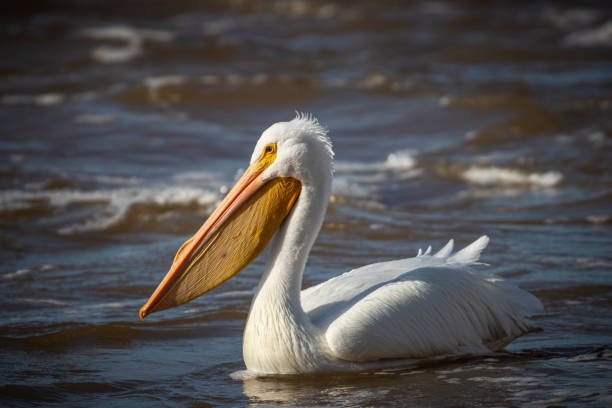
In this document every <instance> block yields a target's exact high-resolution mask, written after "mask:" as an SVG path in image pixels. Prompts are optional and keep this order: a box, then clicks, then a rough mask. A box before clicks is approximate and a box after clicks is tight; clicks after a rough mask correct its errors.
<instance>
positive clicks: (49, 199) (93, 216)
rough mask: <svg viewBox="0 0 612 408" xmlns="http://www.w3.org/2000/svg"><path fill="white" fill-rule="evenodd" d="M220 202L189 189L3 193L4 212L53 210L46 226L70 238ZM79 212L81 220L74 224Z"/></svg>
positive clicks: (0, 201)
mask: <svg viewBox="0 0 612 408" xmlns="http://www.w3.org/2000/svg"><path fill="white" fill-rule="evenodd" d="M219 199H220V194H219V192H217V191H214V190H206V189H201V188H196V187H188V186H176V187H175V186H164V185H162V186H149V187H130V188H125V187H124V188H118V189H111V190H95V191H83V190H65V189H63V190H42V191H21V190H9V191H2V192H0V212H12V211H27V210H33V211H39V210H41V209H45V208H50V209H51V210H52V212H53V215H52V216H51V218H50V219H47V220H45V222H51V223H53V222H54V221H55V223H59V224H64V225H61V226H60V227H58V229H57V232H58V233H59V234H63V235H70V234H76V233H81V232H91V231H105V230H110V229H112V228H116V227H120V226H121V225H122V223H124V222H128V220H129V219H130V217H131V216H135V217H140V218H141V219H143V220H144V221H145V222H147V221H149V222H152V221H157V222H159V221H163V219H164V217H165V216H167V213H168V212H172V211H174V210H176V209H180V208H185V207H194V206H195V207H199V208H206V209H208V208H210V207H211V206H212V205H214V204H215V203H216V202H217V201H218V200H219ZM75 208H78V211H77V217H79V218H80V219H78V220H74V214H73V213H74V212H75V211H74V210H75ZM83 214H85V215H84V216H83ZM152 218H157V220H152ZM66 223H68V225H65V224H66Z"/></svg>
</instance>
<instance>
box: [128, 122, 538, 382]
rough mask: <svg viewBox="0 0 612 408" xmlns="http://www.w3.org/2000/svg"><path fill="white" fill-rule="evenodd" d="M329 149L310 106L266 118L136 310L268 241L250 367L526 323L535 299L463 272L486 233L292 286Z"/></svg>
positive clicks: (410, 347) (296, 369)
mask: <svg viewBox="0 0 612 408" xmlns="http://www.w3.org/2000/svg"><path fill="white" fill-rule="evenodd" d="M332 159H333V152H332V149H331V143H330V141H329V139H328V138H327V136H326V131H325V130H324V129H323V128H322V127H321V126H319V124H318V122H317V121H316V119H313V118H312V117H310V116H304V115H298V116H297V117H296V118H295V119H294V120H292V121H290V122H281V123H277V124H275V125H272V126H271V127H270V128H268V129H267V130H266V131H265V132H264V133H263V134H262V136H261V138H260V139H259V141H258V143H257V145H256V147H255V151H254V153H253V157H252V159H251V166H250V167H249V169H247V171H246V172H245V175H244V176H243V177H242V178H241V180H240V181H239V182H238V183H237V185H236V186H235V187H234V188H233V189H232V191H230V193H228V196H227V197H226V198H225V200H224V201H223V203H222V204H221V205H220V206H219V208H218V209H217V210H216V211H215V212H214V213H213V215H211V217H210V218H209V219H208V220H207V222H206V223H205V224H204V225H203V227H202V228H201V229H200V231H198V233H197V234H196V235H194V237H193V238H192V239H190V240H189V241H187V242H186V243H185V244H184V245H183V247H181V249H180V250H179V252H178V253H177V256H176V258H175V261H174V263H173V265H172V268H171V270H170V272H169V273H168V275H167V276H166V278H165V279H164V280H163V281H162V283H161V284H160V285H159V287H158V289H157V290H156V291H155V293H154V294H153V295H152V296H151V299H150V300H149V301H148V302H147V304H146V305H145V306H143V308H142V309H141V312H140V313H141V317H142V318H144V316H146V315H147V314H149V313H151V312H154V311H158V310H163V309H165V308H169V307H173V306H176V305H178V304H181V303H185V302H187V301H189V300H191V299H193V298H195V297H197V296H199V295H201V294H202V293H204V292H206V291H209V290H211V289H213V288H214V287H216V286H218V285H219V284H221V283H223V282H224V281H225V280H227V279H229V278H231V277H232V276H234V275H235V274H236V273H238V272H239V271H240V270H241V269H243V268H244V266H246V264H248V263H249V262H251V261H252V259H254V258H255V257H256V256H257V255H258V254H259V253H260V252H261V250H263V247H265V246H266V244H268V242H269V251H268V254H267V260H266V264H265V269H264V271H263V275H262V278H261V281H260V283H259V286H258V288H257V291H256V294H255V297H254V299H253V302H252V305H251V309H250V312H249V317H248V320H247V324H246V328H245V333H244V343H243V354H244V361H245V363H246V366H247V369H248V370H250V371H253V372H256V373H274V374H287V373H305V372H321V371H334V370H346V369H351V368H357V367H361V366H363V364H367V363H369V362H373V361H378V360H381V359H394V358H395V359H400V358H422V357H428V356H434V355H441V354H449V353H458V352H464V351H471V352H473V351H484V350H487V349H490V350H498V349H501V348H503V347H504V346H505V345H506V344H508V343H509V342H510V341H512V340H513V339H515V338H516V337H518V336H520V335H522V334H524V333H526V332H527V331H528V330H529V328H530V326H529V322H528V321H527V320H526V319H525V317H524V316H526V315H530V314H534V313H537V312H539V311H540V310H541V309H542V305H541V303H540V302H539V301H538V300H537V299H536V298H535V297H534V296H532V295H531V294H529V293H527V292H525V291H522V290H521V289H519V288H516V287H514V286H511V285H508V284H505V283H503V282H499V281H498V280H496V279H485V278H483V277H481V276H479V275H477V274H476V273H474V272H473V271H471V270H470V265H471V264H474V263H475V262H477V261H478V258H479V256H480V253H481V251H482V250H483V249H484V247H486V245H487V243H488V238H487V237H481V238H480V239H478V240H477V241H475V242H474V243H473V244H471V245H470V246H468V247H466V248H464V249H463V250H461V251H459V252H457V253H456V254H454V255H453V254H452V246H453V242H452V240H451V241H450V242H449V243H448V244H447V245H446V246H445V247H444V248H443V249H442V250H440V251H439V252H438V253H437V254H435V255H431V254H430V253H429V252H430V250H428V251H427V252H426V253H425V254H419V255H418V256H417V257H415V258H408V259H403V260H397V261H391V262H383V263H378V264H372V265H368V266H364V267H362V268H358V269H355V270H353V271H350V272H347V273H345V274H343V275H341V276H338V277H335V278H333V279H330V280H328V281H326V282H323V283H321V284H319V285H316V286H313V287H311V288H308V289H306V290H303V291H302V290H301V286H302V274H303V271H304V267H305V264H306V260H307V258H308V254H309V252H310V249H311V248H312V245H313V244H314V241H315V239H316V237H317V235H318V233H319V230H320V228H321V225H322V223H323V218H324V215H325V211H326V208H327V203H328V201H329V198H330V195H331V181H332V173H333V165H332ZM219 248H221V249H219ZM228 255H230V256H229V257H228ZM231 256H233V257H234V258H231Z"/></svg>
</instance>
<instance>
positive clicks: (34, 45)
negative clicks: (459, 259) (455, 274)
mask: <svg viewBox="0 0 612 408" xmlns="http://www.w3.org/2000/svg"><path fill="white" fill-rule="evenodd" d="M295 111H303V112H310V113H312V114H314V115H315V116H316V117H318V118H319V120H320V122H321V123H322V124H323V125H324V126H326V127H327V128H328V129H329V134H330V136H331V138H332V140H333V142H334V148H335V151H336V160H337V161H336V178H335V181H334V185H333V196H332V200H331V203H330V207H329V209H328V215H327V218H326V222H325V224H324V227H323V230H322V232H321V235H320V237H319V239H318V241H317V243H316V244H315V247H314V249H313V253H312V254H311V257H310V260H309V263H308V266H307V270H306V273H305V278H304V283H305V285H306V286H310V285H312V284H314V283H317V282H320V281H322V280H325V279H328V278H329V277H331V276H334V275H337V274H339V273H341V272H344V271H346V270H349V269H351V268H353V267H356V266H360V265H363V264H367V263H371V262H375V261H381V260H388V259H393V258H401V257H408V256H413V255H414V254H416V252H417V250H418V248H423V249H425V248H426V247H427V246H428V245H432V246H433V247H434V250H435V249H438V248H440V247H441V246H442V245H444V244H445V243H446V241H447V240H448V239H450V238H455V240H456V243H457V244H458V245H459V246H463V245H465V244H467V243H469V242H471V241H473V240H474V239H476V238H477V237H479V236H480V235H483V234H487V235H489V236H490V237H491V244H490V245H489V247H488V248H487V250H486V251H485V252H484V255H483V257H482V260H483V261H484V262H486V263H488V264H490V266H489V267H488V268H483V269H482V271H481V273H485V274H488V273H492V274H497V275H500V276H502V277H503V278H505V279H507V280H508V281H510V282H512V283H514V284H517V285H519V286H521V287H523V288H525V289H527V290H530V291H531V292H532V293H534V294H535V295H536V296H538V297H539V298H540V299H541V300H542V302H543V303H544V305H545V307H546V312H545V313H544V314H543V315H541V316H536V317H535V318H534V321H535V323H536V325H538V326H539V327H541V328H542V329H543V330H542V331H541V332H538V333H534V334H530V335H528V336H526V337H523V338H521V339H519V340H517V341H515V342H514V343H513V344H511V345H510V346H509V347H508V351H509V352H510V353H507V354H500V355H495V356H488V357H486V358H467V359H459V360H456V359H449V360H443V361H424V362H419V363H417V365H416V366H413V367H409V368H406V367H404V368H402V369H401V370H398V371H397V372H390V371H380V372H362V373H353V374H342V375H328V376H323V377H301V378H263V379H261V378H260V379H250V380H244V381H237V380H233V379H231V378H230V374H231V373H232V372H235V371H237V370H241V369H243V368H244V365H243V362H242V356H241V339H242V330H243V328H244V322H245V319H246V316H247V313H248V308H249V304H250V299H251V297H252V295H253V293H254V287H255V286H256V284H257V281H258V279H259V276H260V273H261V270H262V261H261V260H257V261H256V262H255V263H254V264H252V265H251V266H249V267H248V268H247V269H246V270H245V271H244V272H243V273H242V274H240V275H239V276H238V277H237V278H235V279H233V280H232V281H230V282H228V283H227V284H226V285H224V286H222V287H220V288H218V289H217V290H216V291H214V292H212V293H210V294H207V295H206V296H204V297H202V298H200V299H198V300H196V301H194V302H192V303H190V304H188V305H185V306H183V307H180V308H176V309H173V310H170V311H167V312H164V313H161V314H158V315H153V316H151V317H150V318H148V319H147V321H146V322H144V323H143V322H140V321H139V320H138V315H137V312H138V309H139V307H140V306H141V305H142V304H143V303H144V302H145V300H146V299H147V298H148V296H149V295H150V294H151V292H152V291H153V289H154V288H155V286H156V285H157V283H158V282H159V280H160V279H161V278H162V277H163V276H164V275H165V273H166V271H167V270H168V267H169V265H170V263H171V260H172V258H173V256H174V253H175V251H176V250H177V249H178V247H179V246H180V244H181V243H182V242H183V241H184V240H185V239H186V238H187V237H189V236H190V235H191V234H192V233H193V232H194V231H195V230H196V229H197V228H198V227H199V226H200V224H201V223H202V222H203V220H204V219H205V218H206V216H207V215H208V214H209V213H210V212H211V211H212V209H213V208H214V206H215V205H216V204H217V203H218V201H219V200H220V199H221V198H222V197H223V195H224V193H225V192H226V191H227V189H228V188H229V187H231V185H232V183H233V182H234V180H235V178H236V176H237V175H238V174H240V172H241V170H240V169H244V168H246V166H247V165H248V160H249V159H250V155H251V152H252V149H253V147H254V145H255V142H256V140H257V138H258V137H259V135H260V134H261V132H262V131H263V130H264V129H266V128H267V127H268V126H269V125H271V124H272V123H274V122H277V121H285V120H290V119H292V118H293V117H294V115H295ZM611 136H612V6H611V5H610V2H607V1H583V2H570V1H539V0H537V1H507V2H488V1H484V2H482V1H458V2H456V1H406V2H368V1H346V2H342V1H305V0H294V1H263V0H253V1H246V0H234V1H227V2H226V1H205V2H204V1H188V0H174V1H171V2H168V1H148V2H132V1H116V0H105V1H93V0H91V1H89V0H83V1H61V0H58V1H20V2H18V3H15V4H11V5H4V6H3V12H2V15H1V16H0V225H1V229H0V244H1V246H0V282H1V285H0V403H1V405H3V406H32V405H33V404H41V405H44V406H54V405H57V406H70V405H73V406H98V405H101V404H103V405H104V406H151V404H154V405H163V406H201V407H206V406H215V405H227V406H244V405H259V404H262V405H289V406H313V405H315V406H316V405H327V406H363V405H370V406H384V405H390V406H398V405H409V406H457V405H474V404H475V403H480V404H483V405H489V406H491V405H495V404H498V405H500V404H501V405H504V406H546V405H561V406H581V407H585V406H593V407H600V406H606V405H607V406H610V405H611V404H612V392H611V391H610V390H611V389H612V375H611V374H610V373H611V372H612V370H611V369H612V365H611V364H612V363H611V362H610V361H611V360H612V348H611V346H610V344H612V322H611V319H612V318H611V316H612V234H611V232H612V173H611V172H612V140H611ZM389 374H390V375H389Z"/></svg>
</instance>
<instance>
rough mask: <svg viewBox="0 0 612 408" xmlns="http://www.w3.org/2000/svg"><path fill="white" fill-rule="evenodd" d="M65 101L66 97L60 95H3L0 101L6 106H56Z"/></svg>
mask: <svg viewBox="0 0 612 408" xmlns="http://www.w3.org/2000/svg"><path fill="white" fill-rule="evenodd" d="M65 100H66V96H65V95H63V94H60V93H44V94H40V95H23V94H15V95H4V96H3V97H2V99H0V101H2V103H4V104H7V105H39V106H51V105H58V104H60V103H62V102H64V101H65Z"/></svg>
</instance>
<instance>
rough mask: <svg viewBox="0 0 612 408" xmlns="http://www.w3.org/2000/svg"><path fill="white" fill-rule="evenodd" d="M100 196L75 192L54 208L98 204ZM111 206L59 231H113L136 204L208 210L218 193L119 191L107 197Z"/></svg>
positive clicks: (187, 189)
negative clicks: (194, 207) (199, 207)
mask: <svg viewBox="0 0 612 408" xmlns="http://www.w3.org/2000/svg"><path fill="white" fill-rule="evenodd" d="M89 195H91V196H89ZM101 195H102V196H103V195H104V194H100V192H97V193H96V192H94V193H88V192H76V193H73V194H62V195H61V196H55V197H54V199H52V203H54V204H55V205H67V204H68V203H72V202H75V201H77V202H81V203H83V202H87V201H89V200H92V201H95V200H96V199H98V198H100V196H101ZM107 199H108V200H109V206H108V207H107V211H104V212H102V213H100V214H98V215H97V216H95V217H94V218H90V219H87V220H85V221H82V222H79V223H76V224H72V225H69V226H67V227H62V228H60V229H59V230H58V232H59V233H60V234H74V233H78V232H87V231H100V230H106V229H108V228H111V227H113V226H115V225H117V224H119V223H120V222H121V221H123V220H124V219H125V217H126V216H127V214H128V212H129V210H130V209H131V208H132V207H133V206H134V205H137V204H156V205H159V206H168V205H189V204H197V205H200V206H208V205H212V204H214V203H215V202H216V201H217V200H218V199H219V196H218V194H216V193H215V192H212V191H208V190H202V189H198V188H192V187H162V188H148V189H120V190H115V191H112V192H110V195H107Z"/></svg>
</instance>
